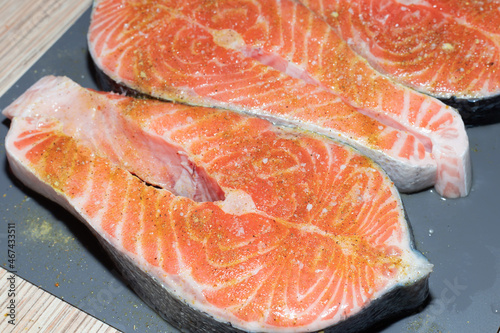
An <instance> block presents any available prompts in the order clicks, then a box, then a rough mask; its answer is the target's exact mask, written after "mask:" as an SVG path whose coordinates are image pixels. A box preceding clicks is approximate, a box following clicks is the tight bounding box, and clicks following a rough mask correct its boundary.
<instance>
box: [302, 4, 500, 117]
mask: <svg viewBox="0 0 500 333" xmlns="http://www.w3.org/2000/svg"><path fill="white" fill-rule="evenodd" d="M300 2H301V3H303V4H305V5H306V6H307V7H308V8H310V9H311V10H312V11H313V12H315V13H316V14H318V15H319V16H320V17H321V18H322V19H323V20H325V21H326V22H327V23H328V24H330V26H332V27H333V28H334V30H335V31H336V32H337V33H338V34H339V35H340V36H341V37H342V39H344V40H345V41H347V43H348V44H349V46H351V47H352V48H353V49H354V50H355V51H356V52H357V53H358V54H360V55H362V56H363V57H364V58H366V59H367V60H368V62H369V63H370V64H371V65H372V66H373V67H375V68H376V69H377V70H379V71H380V72H381V73H384V74H387V75H389V76H390V77H391V78H393V79H395V80H397V81H398V82H401V83H403V84H405V85H408V86H410V87H413V88H414V89H417V90H419V91H421V92H424V93H426V94H430V95H433V96H435V97H439V98H441V99H443V100H444V101H445V102H448V103H452V102H453V101H455V100H456V99H459V100H468V101H475V102H476V104H477V103H479V102H482V103H483V104H484V105H483V109H487V107H488V104H494V105H496V107H497V108H498V107H499V106H500V15H499V13H500V11H499V10H500V1H498V0H496V1H456V0H454V1H450V0H426V1H421V0H420V1H397V0H382V1H372V0H355V1H347V0H300ZM493 97H497V98H493ZM450 99H451V100H450ZM455 105H457V104H456V103H455ZM458 106H459V107H461V112H462V114H463V115H464V120H466V121H467V122H468V123H471V124H474V122H477V120H476V119H475V118H478V117H481V116H482V117H486V116H485V115H483V114H482V112H483V113H484V112H486V111H485V110H477V111H476V114H475V115H469V114H467V113H466V111H467V110H465V109H464V108H465V106H460V105H459V104H458ZM490 107H491V105H490ZM499 113H500V112H498V111H497V112H493V111H492V112H491V115H489V116H488V117H489V118H491V119H492V120H495V119H500V114H499ZM472 116H475V118H472ZM484 122H486V119H485V120H484Z"/></svg>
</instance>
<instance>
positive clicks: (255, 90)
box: [88, 0, 471, 198]
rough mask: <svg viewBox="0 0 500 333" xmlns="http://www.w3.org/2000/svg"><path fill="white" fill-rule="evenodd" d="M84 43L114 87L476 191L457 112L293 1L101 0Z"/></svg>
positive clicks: (446, 188) (409, 184)
mask: <svg viewBox="0 0 500 333" xmlns="http://www.w3.org/2000/svg"><path fill="white" fill-rule="evenodd" d="M88 41H89V51H90V54H91V56H92V58H93V60H94V62H95V64H96V67H97V68H98V70H99V72H100V73H102V74H103V76H104V77H105V78H108V79H109V81H110V82H111V83H112V84H116V85H119V86H123V87H127V88H128V89H131V90H133V91H138V92H140V93H142V94H146V95H150V96H153V97H156V98H159V99H165V100H174V101H178V102H183V103H188V104H192V105H197V106H210V107H219V108H224V109H229V110H232V111H237V112H242V113H249V114H252V115H254V116H258V117H262V118H266V119H268V120H271V121H272V122H274V123H277V124H281V125H287V126H293V127H299V128H302V129H307V130H311V131H314V132H317V133H320V134H323V135H327V136H329V137H333V138H335V139H339V140H342V141H343V142H345V143H348V144H349V145H352V146H353V147H355V148H356V149H358V150H359V151H361V152H362V153H363V154H365V155H366V156H368V157H370V158H372V159H373V160H375V161H376V162H377V163H379V164H380V165H381V166H382V168H383V169H384V170H385V171H386V172H387V173H388V175H389V176H390V177H391V179H392V180H393V181H394V183H395V184H396V186H397V187H398V189H399V190H400V191H402V192H414V191H419V190H422V189H426V188H428V187H430V186H434V187H435V188H436V191H437V192H438V193H439V194H441V195H442V196H444V197H447V198H456V197H461V196H466V195H467V194H468V192H469V189H470V185H471V171H470V157H469V142H468V137H467V133H466V131H465V126H464V123H463V121H462V119H461V117H460V115H459V114H458V112H457V111H456V110H455V109H453V108H451V107H449V106H447V105H445V104H443V103H442V102H440V101H439V100H437V99H435V98H433V97H430V96H427V95H424V94H421V93H419V92H416V91H415V90H413V89H410V88H408V87H406V86H403V85H401V84H399V83H396V82H394V81H392V80H390V79H388V78H387V77H386V76H384V75H382V74H380V73H379V72H377V71H376V70H375V69H373V68H372V67H371V66H370V65H369V64H368V62H367V61H366V60H365V59H363V58H362V57H361V56H359V55H358V54H356V53H355V52H354V51H352V49H351V48H350V47H349V45H348V44H347V43H346V42H345V41H343V40H342V39H341V38H339V37H338V36H337V34H336V33H335V31H334V30H333V29H332V28H331V27H330V26H329V25H328V24H327V23H326V22H324V21H323V20H321V19H318V17H317V16H316V15H315V14H314V13H312V12H311V11H310V10H309V9H307V8H306V7H305V6H303V5H301V4H300V3H298V2H296V1H291V0H283V1H276V0H270V1H269V0H266V1H264V0H236V1H234V0H233V1H206V0H186V1H167V0H163V1H151V0H141V1H131V0H130V1H121V0H100V1H96V2H95V3H94V8H93V13H92V17H91V25H90V28H89V33H88Z"/></svg>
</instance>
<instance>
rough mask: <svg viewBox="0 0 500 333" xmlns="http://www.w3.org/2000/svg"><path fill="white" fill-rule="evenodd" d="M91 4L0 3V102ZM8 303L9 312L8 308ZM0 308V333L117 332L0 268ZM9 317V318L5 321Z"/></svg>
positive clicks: (48, 0) (59, 0)
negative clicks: (12, 305) (13, 307)
mask: <svg viewBox="0 0 500 333" xmlns="http://www.w3.org/2000/svg"><path fill="white" fill-rule="evenodd" d="M91 2H92V0H15V1H14V0H0V96H2V95H3V94H4V93H5V92H6V91H7V90H8V89H9V88H10V87H11V86H12V85H13V84H14V83H15V82H16V81H17V80H18V79H19V78H20V77H21V76H22V75H23V74H24V73H25V72H26V71H27V70H28V69H29V68H30V67H31V66H32V65H33V64H34V63H35V62H36V61H37V60H38V59H39V58H40V57H41V56H42V55H43V54H44V53H45V52H46V51H47V50H48V49H49V48H50V47H51V46H52V45H53V44H54V43H55V42H56V41H57V40H58V39H59V38H60V37H61V36H62V35H63V34H64V32H65V31H66V30H68V28H69V27H71V25H72V24H73V23H74V22H75V21H76V20H77V19H78V18H79V17H80V16H81V15H82V14H83V13H84V12H85V11H86V10H87V9H88V8H89V6H90V5H91ZM12 301H14V302H15V310H11V309H10V308H9V307H8V306H9V304H10V303H11V302H12ZM0 308H1V310H0V315H1V317H0V332H2V333H3V332H30V333H31V332H51V333H52V332H68V333H72V332H85V333H86V332H96V333H104V332H106V333H115V332H119V331H117V330H116V329H114V328H112V327H111V326H109V325H107V324H105V323H103V322H101V321H99V320H98V319H96V318H94V317H92V316H90V315H88V314H87V313H85V312H83V311H80V310H79V309H77V308H76V307H74V306H72V305H70V304H69V303H67V302H65V301H64V300H61V299H59V298H57V297H55V296H54V295H52V294H50V293H48V292H46V291H44V290H42V289H41V288H39V287H37V286H35V285H33V284H31V283H30V282H28V281H26V280H24V279H22V278H20V277H19V276H17V275H12V273H10V272H8V271H7V270H5V269H4V268H1V267H0ZM11 311H12V313H13V314H15V315H12V316H11ZM12 318H15V320H14V321H13V322H12V321H11V319H12ZM12 323H14V324H15V325H13V324H12Z"/></svg>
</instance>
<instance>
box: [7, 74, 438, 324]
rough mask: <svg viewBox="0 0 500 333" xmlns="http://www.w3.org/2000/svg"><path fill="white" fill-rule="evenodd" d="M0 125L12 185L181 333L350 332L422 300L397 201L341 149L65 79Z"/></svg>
mask: <svg viewBox="0 0 500 333" xmlns="http://www.w3.org/2000/svg"><path fill="white" fill-rule="evenodd" d="M3 114H4V115H5V116H7V117H8V118H10V119H11V123H10V129H9V132H8V134H7V137H6V144H5V146H6V151H7V157H8V161H9V165H10V167H11V169H12V171H13V173H14V175H15V176H16V177H18V178H19V179H20V180H21V181H22V182H23V183H24V184H26V185H27V186H28V187H30V188H32V189H34V190H35V191H38V192H39V193H41V194H42V195H44V196H46V197H48V198H50V199H51V200H53V201H55V202H57V203H59V204H60V205H61V206H63V207H64V208H66V209H67V210H69V211H70V212H72V213H73V214H74V215H75V216H76V217H77V218H78V219H79V220H81V221H82V222H83V223H84V224H85V225H87V226H88V227H89V228H90V230H92V232H93V234H95V236H96V238H97V239H98V240H99V242H100V243H101V244H102V246H103V247H104V248H105V249H106V250H107V251H109V253H110V256H111V257H112V258H113V259H114V260H115V261H116V264H117V266H118V268H119V269H120V270H121V272H122V273H123V275H124V276H125V277H127V279H128V280H129V281H131V282H130V285H131V286H132V287H133V288H134V290H135V291H136V292H137V294H138V295H140V296H141V297H142V298H143V299H144V300H145V301H146V302H147V303H148V304H149V305H150V306H151V307H152V308H153V309H155V310H156V311H158V313H159V314H161V316H163V317H164V318H165V319H166V320H167V321H168V322H170V323H171V324H172V325H174V326H175V327H177V328H179V329H181V330H183V331H192V332H214V331H215V332H239V331H253V332H261V331H266V332H303V331H309V332H310V331H318V330H323V329H329V330H331V331H332V332H355V331H359V330H361V329H364V328H366V327H369V325H372V324H374V323H376V322H379V321H381V320H385V319H387V318H390V317H392V316H393V315H394V314H395V313H401V312H404V311H410V310H411V309H414V308H415V307H417V306H419V305H421V303H422V302H423V301H424V300H425V299H426V297H427V295H428V276H429V274H430V272H431V270H432V265H431V264H430V263H429V262H428V261H427V259H426V258H425V257H424V256H423V255H422V254H421V253H420V252H418V251H417V250H416V249H415V248H414V243H413V237H412V233H411V230H410V226H409V224H408V222H407V220H406V216H405V211H404V209H403V206H402V203H401V200H400V197H399V194H398V191H397V189H396V188H395V186H394V184H393V183H392V182H391V180H390V179H389V178H388V176H387V175H386V173H385V172H384V171H383V170H382V169H381V168H380V167H379V166H378V165H377V164H376V163H374V162H373V161H372V160H371V159H369V158H367V157H366V156H364V155H362V154H360V153H358V152H357V151H356V150H354V149H352V148H350V147H349V146H347V145H344V144H341V143H338V142H335V141H333V140H331V139H328V138H325V137H323V136H319V135H316V134H313V133H309V132H305V131H301V130H297V129H290V128H280V127H277V126H275V125H273V124H271V123H270V122H268V121H267V120H264V119H261V118H254V117H249V116H245V115H242V114H239V113H235V112H231V111H225V110H219V109H214V108H204V107H194V106H188V105H184V104H176V103H169V102H162V101H158V100H151V99H135V98H132V97H127V96H123V95H118V94H114V93H103V92H96V91H94V90H89V89H85V88H82V87H80V86H79V85H77V84H76V83H74V82H73V81H71V80H70V79H68V78H65V77H53V76H47V77H45V78H42V79H41V80H40V81H38V82H37V83H36V84H35V85H33V86H32V87H31V88H30V89H29V90H27V91H26V92H25V93H24V94H23V95H21V96H20V97H19V98H18V99H17V100H16V101H14V102H13V103H12V104H11V105H10V106H9V107H7V108H6V109H4V111H3ZM384 318H385V319H384Z"/></svg>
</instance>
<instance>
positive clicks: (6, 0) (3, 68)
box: [0, 0, 92, 96]
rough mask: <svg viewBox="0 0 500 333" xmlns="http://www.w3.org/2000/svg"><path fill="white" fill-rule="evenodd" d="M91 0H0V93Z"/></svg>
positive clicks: (86, 7)
mask: <svg viewBox="0 0 500 333" xmlns="http://www.w3.org/2000/svg"><path fill="white" fill-rule="evenodd" d="M91 2H92V1H91V0H0V96H2V95H3V94H4V93H5V92H6V91H7V90H8V89H9V88H10V87H11V86H12V85H13V84H14V83H15V82H16V81H17V80H18V79H19V78H20V77H21V76H22V75H23V74H24V72H26V70H28V69H29V68H30V67H31V66H32V65H33V64H34V63H35V62H36V61H37V60H38V59H39V58H40V57H41V56H42V55H43V54H44V53H45V51H47V50H48V49H49V48H50V46H52V44H53V43H54V42H55V41H57V40H58V39H59V38H60V37H61V36H62V34H63V33H64V32H65V31H66V30H67V29H68V28H69V27H70V26H71V25H72V24H73V23H74V22H75V21H76V19H77V18H78V17H80V16H81V15H82V14H83V12H84V11H85V10H86V9H88V8H89V6H90V4H91Z"/></svg>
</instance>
